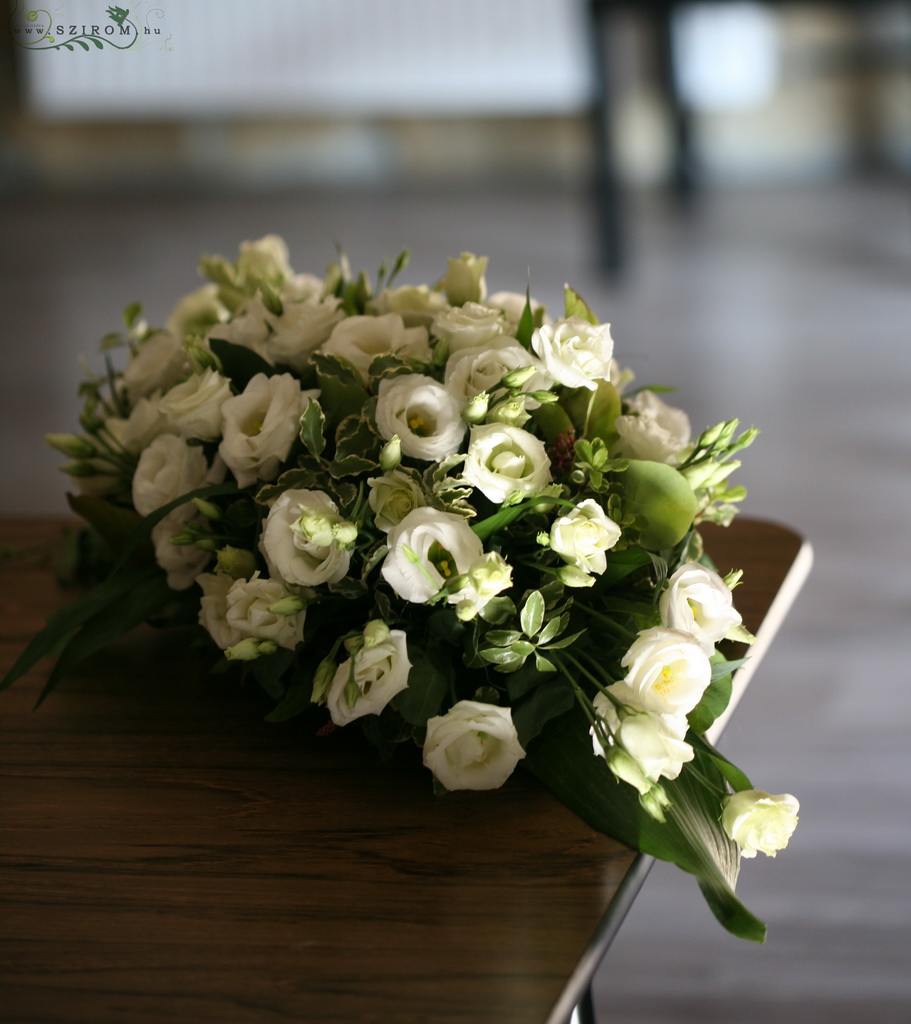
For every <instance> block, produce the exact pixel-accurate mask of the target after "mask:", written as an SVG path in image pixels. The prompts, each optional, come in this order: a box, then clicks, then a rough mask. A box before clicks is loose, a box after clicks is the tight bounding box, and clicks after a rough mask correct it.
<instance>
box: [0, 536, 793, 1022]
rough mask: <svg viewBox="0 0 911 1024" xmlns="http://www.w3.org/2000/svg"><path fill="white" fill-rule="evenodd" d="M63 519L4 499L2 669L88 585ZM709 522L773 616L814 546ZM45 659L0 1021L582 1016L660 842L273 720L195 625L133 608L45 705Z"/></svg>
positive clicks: (723, 555) (27, 743)
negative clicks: (136, 619)
mask: <svg viewBox="0 0 911 1024" xmlns="http://www.w3.org/2000/svg"><path fill="white" fill-rule="evenodd" d="M59 536H60V524H59V523H55V522H50V521H20V520H4V521H0V547H2V548H4V549H6V550H5V555H6V557H5V558H4V559H3V561H2V563H0V672H5V671H6V669H7V668H8V667H9V665H10V664H11V663H12V661H13V659H14V658H15V656H16V655H17V654H18V652H19V651H20V650H21V648H22V647H23V646H24V644H25V643H26V642H27V640H28V639H29V638H30V637H31V635H32V634H33V633H34V632H35V631H36V630H37V629H38V628H39V627H40V626H41V625H42V623H43V621H44V619H45V618H46V616H47V615H48V614H49V613H50V612H51V611H52V610H53V609H54V608H57V607H59V606H60V605H61V604H63V603H65V601H66V600H67V599H68V595H67V594H65V593H63V592H61V591H60V590H59V589H58V588H57V587H56V585H55V584H54V582H53V573H52V564H53V551H54V549H55V547H56V542H57V540H58V538H59ZM706 537H707V545H708V546H709V548H710V550H711V552H712V554H713V556H714V557H715V559H716V561H717V563H718V565H719V568H720V569H721V570H722V571H725V570H726V569H728V568H730V567H733V566H738V567H743V568H745V569H746V579H747V581H748V582H747V583H745V584H744V585H743V586H742V587H741V588H740V589H739V590H738V591H737V596H738V607H740V609H741V611H742V612H743V614H744V617H745V620H746V623H747V625H749V626H750V627H751V628H753V629H754V631H755V630H757V629H758V627H759V626H760V624H761V623H762V621H763V619H766V620H767V627H768V628H764V629H763V630H762V631H761V634H760V636H761V640H762V642H767V639H766V637H767V634H768V633H769V632H770V631H771V629H772V628H773V627H774V626H775V625H777V622H776V621H775V620H776V619H780V617H781V614H783V609H784V606H785V604H786V603H787V600H788V599H789V596H793V594H792V593H790V592H793V591H794V589H795V586H796V585H799V579H800V578H802V573H803V572H804V571H805V569H806V568H807V567H808V558H809V554H808V549H807V548H806V546H805V545H803V544H802V542H801V540H800V538H799V537H797V536H796V535H795V534H793V533H791V532H790V531H788V530H785V529H782V528H781V527H777V526H773V525H770V524H763V523H756V522H748V521H741V522H737V523H735V525H734V526H733V527H732V528H731V529H730V530H729V531H727V532H725V531H721V530H717V529H715V528H710V529H709V530H706ZM776 594H779V595H781V596H780V597H779V599H778V605H777V607H778V611H776V610H775V609H776V605H775V604H774V600H773V599H774V598H775V595H776ZM770 606H771V608H772V615H771V617H769V616H768V613H769V609H770ZM46 673H47V665H46V664H42V665H41V666H39V668H38V669H36V670H35V671H33V672H31V673H30V674H29V675H28V676H27V677H25V678H23V679H21V680H20V681H19V682H18V683H17V684H15V685H14V686H13V687H12V688H11V689H10V690H9V691H7V692H5V693H3V694H0V1021H7V1022H15V1024H73V1022H83V1021H84V1022H91V1024H109V1022H111V1024H113V1022H117V1024H120V1022H131V1024H132V1022H148V1024H161V1022H162V1021H166V1020H168V1021H175V1022H183V1021H187V1022H193V1024H201V1022H212V1024H268V1022H272V1021H275V1022H284V1024H287V1022H289V1021H295V1022H304V1021H306V1022H311V1021H312V1022H318V1024H331V1022H336V1021H337V1022H343V1021H344V1022H352V1021H359V1022H378V1024H380V1022H381V1024H419V1022H420V1024H424V1022H434V1024H436V1022H439V1024H462V1022H466V1024H467V1022H471V1024H486V1022H491V1024H492V1022H494V1021H496V1022H498V1024H509V1022H516V1024H537V1022H547V1024H562V1021H564V1020H565V1019H566V1018H567V1016H568V1014H569V1012H570V1010H571V1008H572V1007H573V1005H574V1004H575V1003H576V1002H577V1001H578V1000H579V998H580V997H581V996H582V994H583V993H584V992H585V990H586V987H587V985H588V983H589V981H590V978H591V975H592V974H593V973H594V970H595V968H596V967H597V964H598V962H599V960H600V958H601V956H602V954H603V952H604V949H605V948H606V946H607V943H608V942H609V941H610V938H611V937H612V935H613V934H614V932H615V931H616V928H617V927H618V925H619V923H620V921H621V920H622V917H623V915H624V913H625V912H626V910H627V908H628V906H629V904H630V902H631V901H632V898H633V897H634V895H635V892H636V891H637V889H638V887H639V885H640V884H641V882H642V879H643V878H644V877H645V874H646V872H647V870H648V867H649V860H648V858H643V857H637V856H636V855H635V854H634V853H632V852H631V851H630V850H629V849H627V848H626V847H624V846H622V845H620V844H619V843H616V842H614V841H612V840H611V839H608V838H606V837H604V836H602V835H599V834H597V833H595V832H593V831H592V830H591V829H590V828H589V827H588V826H586V825H584V824H583V823H582V822H581V821H579V820H578V819H577V818H576V817H575V816H574V815H573V814H572V813H570V812H569V811H568V810H566V809H565V808H564V807H562V806H561V805H560V804H559V803H557V802H556V801H555V800H554V799H553V797H551V795H550V794H549V793H548V792H546V791H545V790H544V789H543V788H542V787H541V786H540V785H539V784H538V783H537V782H536V781H535V780H534V779H532V778H530V777H528V776H527V775H525V774H524V773H521V772H519V773H517V774H516V775H515V776H513V778H512V779H511V780H510V782H509V783H508V784H507V786H506V787H504V788H503V789H502V790H499V791H496V792H492V793H485V794H471V793H462V794H450V795H449V796H447V797H445V798H435V797H434V796H433V795H432V792H431V786H430V779H429V776H428V775H427V773H426V772H425V771H424V770H423V769H422V768H421V767H420V765H419V763H418V761H417V759H416V758H414V757H408V756H405V757H402V758H401V759H397V760H394V762H393V763H391V764H389V765H385V766H382V767H377V765H376V764H375V761H374V755H373V753H372V751H371V750H370V749H369V748H367V747H366V745H361V743H360V742H357V741H356V740H357V739H358V738H357V737H355V736H354V735H353V734H350V733H349V734H348V735H346V734H345V732H344V731H342V732H339V733H336V734H335V735H332V736H329V737H323V738H320V737H316V736H315V735H313V726H312V723H310V724H308V725H306V726H304V725H302V724H301V723H300V720H297V721H295V722H291V723H287V725H285V726H277V725H270V724H268V723H265V722H263V721H262V714H263V713H264V712H265V710H267V707H266V705H265V704H264V703H263V702H262V701H261V700H260V699H259V698H258V696H257V695H256V694H253V693H244V692H238V691H236V690H235V689H234V688H233V686H232V684H231V683H229V682H228V681H227V680H226V678H225V677H222V678H218V677H215V678H213V677H209V676H208V675H206V674H201V673H200V672H199V669H198V665H197V664H196V663H195V662H194V660H193V659H192V658H191V657H190V656H189V653H188V650H187V636H186V635H185V634H177V635H171V634H166V633H156V632H154V631H153V630H151V629H149V630H144V631H138V632H137V633H136V634H134V635H133V636H131V637H129V638H128V639H126V640H124V641H122V642H121V643H119V644H117V645H116V646H115V647H113V648H111V649H109V650H108V651H106V652H104V654H102V655H99V656H96V657H95V658H93V659H91V660H90V662H88V663H86V664H85V666H84V667H83V669H82V670H81V671H80V672H79V674H78V675H76V676H74V677H70V678H69V679H67V680H65V681H64V682H63V683H62V684H61V686H60V687H59V688H58V690H57V691H56V692H55V693H54V694H53V695H52V696H51V697H50V698H49V700H48V701H47V702H46V703H45V704H44V705H43V706H42V707H41V708H40V709H39V710H38V711H36V712H34V713H33V712H32V710H31V709H32V705H33V703H34V701H35V698H36V696H37V694H38V693H39V692H40V689H41V686H42V683H43V680H44V678H45V677H46ZM694 884H695V883H694ZM732 941H734V940H732Z"/></svg>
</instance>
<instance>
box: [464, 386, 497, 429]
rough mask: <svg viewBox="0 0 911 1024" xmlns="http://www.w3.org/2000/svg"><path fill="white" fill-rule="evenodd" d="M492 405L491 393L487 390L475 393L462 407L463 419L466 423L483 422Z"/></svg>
mask: <svg viewBox="0 0 911 1024" xmlns="http://www.w3.org/2000/svg"><path fill="white" fill-rule="evenodd" d="M489 406H490V395H489V394H488V393H487V392H486V391H482V392H481V393H480V394H478V395H475V396H474V398H472V399H470V400H469V402H468V404H467V405H466V406H465V407H464V408H463V409H462V419H463V420H464V421H465V422H466V423H483V422H484V417H485V416H486V415H487V410H488V408H489Z"/></svg>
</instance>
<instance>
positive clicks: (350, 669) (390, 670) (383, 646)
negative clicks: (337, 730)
mask: <svg viewBox="0 0 911 1024" xmlns="http://www.w3.org/2000/svg"><path fill="white" fill-rule="evenodd" d="M386 632H387V634H388V635H387V636H386V639H384V640H380V641H378V642H377V643H373V644H369V643H367V644H364V646H363V647H362V648H361V649H360V650H359V651H358V652H357V653H356V654H355V655H354V656H353V657H352V658H349V659H348V660H347V661H343V662H342V664H341V665H339V667H338V669H337V670H336V673H335V675H334V676H333V678H332V682H331V684H330V686H329V693H328V695H327V697H326V704H327V706H328V708H329V715H330V717H331V718H332V721H333V723H334V724H335V725H347V724H348V723H349V722H351V721H353V720H354V719H355V718H360V717H361V716H363V715H378V714H379V713H380V712H381V711H382V710H383V708H384V707H386V705H387V704H388V703H389V701H391V700H392V698H393V697H394V696H395V695H396V694H397V693H401V692H402V690H404V689H405V688H406V687H407V686H408V673H409V672H410V670H411V662H410V661H409V660H408V644H407V638H406V636H405V633H404V631H403V630H401V629H389V630H387V631H386Z"/></svg>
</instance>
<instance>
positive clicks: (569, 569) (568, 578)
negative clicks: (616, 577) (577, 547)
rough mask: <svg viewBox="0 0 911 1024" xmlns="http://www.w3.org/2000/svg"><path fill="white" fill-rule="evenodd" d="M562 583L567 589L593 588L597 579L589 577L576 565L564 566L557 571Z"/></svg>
mask: <svg viewBox="0 0 911 1024" xmlns="http://www.w3.org/2000/svg"><path fill="white" fill-rule="evenodd" d="M557 577H558V578H559V580H560V582H561V583H562V584H563V585H564V586H567V587H593V586H594V585H595V577H594V576H589V575H588V573H585V572H583V571H582V570H581V569H580V568H578V567H577V566H575V565H564V566H563V568H562V569H559V570H558V571H557Z"/></svg>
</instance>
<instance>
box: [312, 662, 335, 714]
mask: <svg viewBox="0 0 911 1024" xmlns="http://www.w3.org/2000/svg"><path fill="white" fill-rule="evenodd" d="M335 670H336V664H335V662H334V661H333V660H332V658H324V659H323V660H322V661H321V662H320V663H319V665H317V666H316V672H314V673H313V693H312V694H311V695H310V700H311V701H312V702H313V703H314V704H319V703H321V702H322V700H323V699H324V698H325V696H326V692H327V691H328V689H329V687H330V686H331V685H332V680H333V679H334V678H335Z"/></svg>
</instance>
